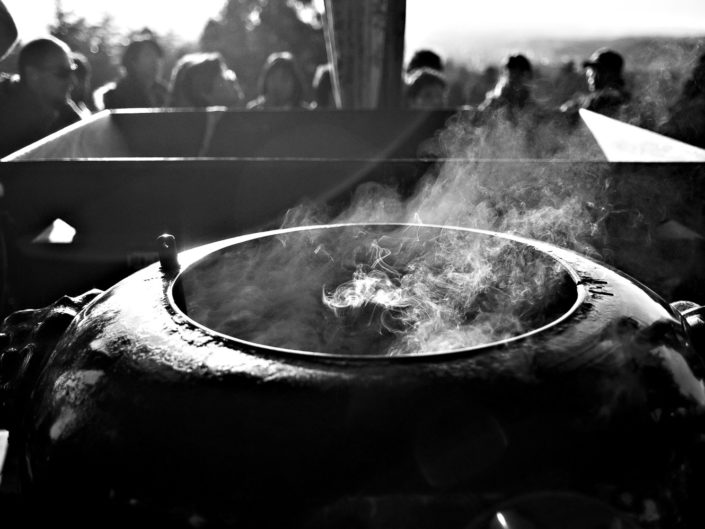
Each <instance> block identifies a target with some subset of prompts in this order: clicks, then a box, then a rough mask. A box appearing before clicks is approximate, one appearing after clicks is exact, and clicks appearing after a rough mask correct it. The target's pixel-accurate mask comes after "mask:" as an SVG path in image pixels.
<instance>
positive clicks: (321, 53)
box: [200, 0, 327, 98]
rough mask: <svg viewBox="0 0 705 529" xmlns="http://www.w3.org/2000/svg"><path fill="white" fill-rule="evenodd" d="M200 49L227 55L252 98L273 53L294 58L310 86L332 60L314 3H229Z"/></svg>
mask: <svg viewBox="0 0 705 529" xmlns="http://www.w3.org/2000/svg"><path fill="white" fill-rule="evenodd" d="M200 46H201V48H202V49H203V50H204V51H219V52H220V53H222V54H223V56H224V57H225V60H226V61H227V62H228V64H229V65H230V67H231V68H233V69H234V70H235V72H236V73H237V75H238V77H240V82H241V84H242V85H243V88H244V90H245V92H246V94H247V96H248V98H249V97H253V96H254V95H255V93H256V85H257V78H258V76H259V72H260V70H261V68H262V65H263V64H264V61H265V59H266V58H267V56H268V55H269V54H270V53H273V52H278V51H289V52H291V53H293V54H294V56H295V57H296V59H297V60H298V61H299V64H300V65H301V67H302V70H303V72H304V74H305V75H306V76H307V80H311V79H312V77H313V74H314V72H315V69H316V66H317V65H319V64H321V63H324V62H326V60H327V59H326V50H325V42H324V39H323V29H322V25H321V21H320V17H319V16H318V15H317V14H316V13H315V11H314V10H313V8H312V6H311V0H305V1H302V0H299V1H295V0H228V2H226V4H225V6H224V7H223V10H222V11H221V13H220V15H219V17H218V18H217V19H212V20H209V21H208V23H207V24H206V26H205V28H204V29H203V33H202V35H201V39H200Z"/></svg>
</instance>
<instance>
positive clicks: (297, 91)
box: [259, 52, 304, 107]
mask: <svg viewBox="0 0 705 529" xmlns="http://www.w3.org/2000/svg"><path fill="white" fill-rule="evenodd" d="M259 93H260V95H261V96H264V98H265V100H266V101H267V105H268V106H271V107H288V106H292V107H295V106H298V105H300V104H301V103H302V101H303V98H304V87H303V82H302V80H301V74H300V73H299V69H298V67H297V65H296V61H295V60H294V56H293V55H292V54H291V53H288V52H283V53H273V54H271V55H270V56H269V57H268V58H267V61H266V62H265V64H264V67H263V69H262V74H261V76H260V80H259Z"/></svg>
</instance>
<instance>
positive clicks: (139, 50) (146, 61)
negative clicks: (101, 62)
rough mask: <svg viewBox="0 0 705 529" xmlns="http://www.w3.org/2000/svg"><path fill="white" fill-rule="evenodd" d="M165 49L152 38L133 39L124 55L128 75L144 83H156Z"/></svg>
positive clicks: (123, 64)
mask: <svg viewBox="0 0 705 529" xmlns="http://www.w3.org/2000/svg"><path fill="white" fill-rule="evenodd" d="M163 57H164V50H162V47H161V46H160V45H159V43H158V42H157V41H156V40H154V39H151V38H139V39H135V40H132V41H131V42H130V43H129V44H128V45H127V47H126V48H125V52H124V53H123V55H122V66H123V68H125V71H126V72H127V75H129V76H130V77H133V78H134V79H136V80H137V81H138V82H140V83H142V84H144V85H150V84H152V83H154V82H155V81H156V80H157V78H158V77H159V75H160V74H161V68H162V59H163Z"/></svg>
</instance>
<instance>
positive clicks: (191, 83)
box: [169, 53, 243, 107]
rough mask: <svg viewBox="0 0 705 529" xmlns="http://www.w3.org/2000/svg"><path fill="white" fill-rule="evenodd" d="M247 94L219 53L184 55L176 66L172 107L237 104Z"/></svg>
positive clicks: (170, 91) (170, 103)
mask: <svg viewBox="0 0 705 529" xmlns="http://www.w3.org/2000/svg"><path fill="white" fill-rule="evenodd" d="M242 98H243V95H242V90H241V88H240V85H239V83H238V81H237V77H236V76H235V72H233V71H232V70H230V69H228V67H227V66H226V64H225V61H224V60H223V57H222V56H221V55H220V54H219V53H191V54H188V55H184V56H183V57H182V58H181V59H179V62H178V63H177V64H176V66H174V70H173V72H172V75H171V86H170V89H169V106H174V107H207V106H216V105H217V106H236V105H238V104H239V103H240V102H241V101H242Z"/></svg>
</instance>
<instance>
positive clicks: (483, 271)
mask: <svg viewBox="0 0 705 529" xmlns="http://www.w3.org/2000/svg"><path fill="white" fill-rule="evenodd" d="M179 282H180V285H179V288H181V289H182V290H183V293H184V304H185V306H182V307H180V308H181V309H182V310H183V311H184V312H185V313H187V314H188V316H189V317H190V318H192V319H193V320H194V321H196V322H198V323H200V324H201V325H204V326H205V327H208V328H210V329H213V330H215V331H217V332H219V333H222V334H226V335H229V336H231V337H234V338H237V339H240V340H245V341H248V342H253V343H256V344H259V345H263V346H270V347H279V348H285V349H291V350H297V351H305V352H316V353H325V354H333V355H355V356H360V355H362V356H396V355H418V354H429V353H440V352H447V351H453V350H458V349H467V348H471V347H477V346H481V345H484V344H489V343H492V342H497V341H500V340H505V339H508V338H512V337H515V336H518V335H521V334H524V333H526V332H529V331H532V330H535V329H538V328H540V327H543V326H545V325H548V324H550V323H551V322H553V321H555V320H556V319H558V318H559V317H560V316H562V315H563V314H565V312H566V311H567V310H569V309H570V307H571V306H572V305H573V303H574V302H575V300H576V289H575V284H574V283H573V281H572V280H571V278H570V275H569V274H568V273H567V271H566V270H565V269H564V268H563V267H562V266H561V265H560V264H559V263H558V262H557V261H555V260H554V259H552V258H551V257H549V256H548V255H546V254H544V253H542V252H540V251H538V250H536V249H535V248H533V247H531V246H529V245H526V244H523V243H520V242H516V241H513V240H510V239H505V238H502V237H499V236H493V235H488V234H482V233H476V232H472V231H464V230H459V229H453V228H437V227H422V226H409V225H406V226H385V225H369V226H365V225H362V226H344V227H341V226H338V227H332V228H315V229H307V230H300V231H291V232H282V233H279V234H277V235H273V236H267V237H261V238H258V239H254V240H251V241H247V242H243V243H240V244H235V245H232V246H229V247H227V248H225V249H223V250H220V251H218V252H215V253H213V254H210V255H209V256H207V257H206V258H205V259H203V260H202V261H200V262H198V263H196V264H195V265H194V266H193V267H191V268H190V269H188V270H187V271H186V272H185V273H184V274H183V275H182V276H181V278H180V279H179Z"/></svg>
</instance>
